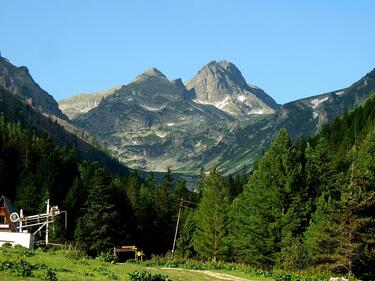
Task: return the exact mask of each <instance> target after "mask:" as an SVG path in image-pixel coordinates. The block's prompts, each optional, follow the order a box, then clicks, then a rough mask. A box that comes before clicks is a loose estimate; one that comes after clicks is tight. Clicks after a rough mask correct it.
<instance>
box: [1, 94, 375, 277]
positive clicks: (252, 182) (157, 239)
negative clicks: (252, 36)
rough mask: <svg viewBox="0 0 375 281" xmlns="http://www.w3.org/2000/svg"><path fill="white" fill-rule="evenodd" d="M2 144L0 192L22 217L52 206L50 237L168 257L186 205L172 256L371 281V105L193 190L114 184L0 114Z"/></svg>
mask: <svg viewBox="0 0 375 281" xmlns="http://www.w3.org/2000/svg"><path fill="white" fill-rule="evenodd" d="M0 136H1V138H0V151H1V153H0V186H1V191H0V193H1V194H3V195H5V196H7V197H8V198H9V199H11V200H12V201H13V202H14V205H15V207H16V209H19V208H23V209H24V210H25V213H27V214H34V213H37V212H39V211H42V210H44V201H45V199H47V198H50V199H51V201H52V202H53V204H54V205H59V206H60V207H61V208H62V209H64V210H67V211H68V214H69V227H68V230H67V231H66V232H65V231H64V230H63V228H62V227H59V226H58V225H57V226H56V227H55V229H54V230H53V233H54V234H53V235H54V239H55V241H61V242H63V241H70V242H74V243H77V244H78V245H79V246H80V247H81V248H82V249H84V250H86V251H87V253H88V254H90V255H93V256H95V255H98V254H100V253H101V252H103V251H108V250H110V249H111V248H113V246H115V245H132V244H135V245H137V246H139V247H140V248H142V249H143V250H144V251H145V253H146V255H147V256H148V257H150V256H151V254H165V253H166V252H167V251H169V250H171V248H172V241H173V236H174V230H175V226H176V220H177V213H178V210H179V207H180V199H181V198H184V199H186V200H189V201H190V202H192V203H194V204H190V205H189V206H185V207H186V208H182V216H181V221H180V228H179V232H178V239H177V251H176V254H177V255H179V256H181V257H184V258H194V259H201V260H214V261H231V262H241V263H246V264H251V265H254V266H258V267H262V268H272V267H276V268H282V269H285V270H304V269H307V268H316V270H330V271H332V272H333V273H335V274H349V275H354V276H356V277H358V278H361V279H363V280H374V278H375V271H374V264H375V217H374V213H375V99H374V98H372V99H370V100H368V101H367V102H366V104H365V105H363V106H362V107H359V108H357V109H356V110H354V111H353V112H351V113H346V114H345V115H344V116H343V117H342V118H340V119H337V120H336V121H334V122H333V124H332V125H329V126H325V127H324V128H323V129H322V131H321V133H320V134H318V135H317V136H315V137H313V138H311V139H308V140H303V139H299V140H296V141H292V140H291V139H290V138H289V136H288V134H287V132H286V130H281V131H280V133H279V136H278V137H277V138H276V139H275V141H274V142H273V144H272V146H271V147H270V149H269V150H268V151H267V152H265V154H264V155H263V157H261V159H259V160H258V162H257V163H256V165H255V167H254V169H253V171H252V173H251V174H250V175H249V176H248V177H246V178H245V177H243V176H239V175H236V176H230V177H228V178H223V177H222V176H221V175H220V173H219V171H218V170H217V169H213V170H211V171H206V172H205V171H204V170H203V169H202V171H201V174H200V175H199V177H198V181H197V183H196V184H195V186H194V187H192V188H190V189H187V188H186V183H185V182H184V180H182V179H179V180H177V181H176V180H174V179H173V177H172V174H171V171H170V170H169V171H168V172H167V173H165V175H164V179H163V180H162V181H156V180H155V176H154V175H153V174H152V173H149V174H148V175H147V176H146V177H145V178H143V177H140V176H139V175H137V173H136V172H130V173H127V174H126V175H118V176H113V175H111V173H110V171H108V170H107V169H106V168H105V167H104V166H103V165H102V164H101V163H99V162H95V161H83V160H80V159H78V157H77V153H76V151H75V149H74V148H61V147H57V146H56V145H55V144H54V143H53V142H52V141H51V140H50V139H48V138H46V137H44V136H41V135H38V134H36V133H35V132H33V131H30V130H25V129H23V128H22V127H21V125H20V124H14V123H10V122H8V121H7V120H5V118H4V117H1V118H0Z"/></svg>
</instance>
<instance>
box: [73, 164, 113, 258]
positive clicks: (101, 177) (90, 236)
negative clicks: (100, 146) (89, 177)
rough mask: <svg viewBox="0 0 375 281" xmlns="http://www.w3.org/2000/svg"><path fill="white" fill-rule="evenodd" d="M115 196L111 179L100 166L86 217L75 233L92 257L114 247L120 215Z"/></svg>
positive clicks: (94, 179) (82, 219)
mask: <svg viewBox="0 0 375 281" xmlns="http://www.w3.org/2000/svg"><path fill="white" fill-rule="evenodd" d="M113 195H114V190H113V187H112V185H111V177H110V175H109V174H108V171H107V170H106V169H105V168H104V167H102V166H99V167H98V168H97V169H96V170H95V174H94V178H93V186H92V187H91V189H90V190H89V193H88V197H87V200H86V203H85V210H84V215H83V216H82V217H81V218H79V220H78V224H77V228H76V231H75V238H76V239H77V241H79V242H80V243H81V244H82V246H83V247H84V249H86V250H87V252H88V253H89V254H90V255H97V254H99V253H100V252H102V251H108V250H109V249H110V248H112V247H113V246H114V242H115V238H116V229H117V227H116V225H118V214H117V211H116V209H115V205H114V204H113Z"/></svg>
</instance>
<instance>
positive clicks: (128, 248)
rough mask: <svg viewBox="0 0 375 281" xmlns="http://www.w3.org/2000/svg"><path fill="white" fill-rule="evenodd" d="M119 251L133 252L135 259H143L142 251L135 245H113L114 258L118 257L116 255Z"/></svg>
mask: <svg viewBox="0 0 375 281" xmlns="http://www.w3.org/2000/svg"><path fill="white" fill-rule="evenodd" d="M121 253H133V254H134V259H135V260H138V259H140V260H141V261H143V256H144V253H143V251H142V250H140V249H138V247H137V246H134V245H133V246H122V247H121V248H116V247H115V248H114V249H113V255H114V256H115V258H118V255H119V254H121Z"/></svg>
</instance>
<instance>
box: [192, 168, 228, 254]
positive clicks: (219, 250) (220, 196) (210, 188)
mask: <svg viewBox="0 0 375 281" xmlns="http://www.w3.org/2000/svg"><path fill="white" fill-rule="evenodd" d="M228 209H229V191H228V188H227V187H226V186H225V184H224V180H223V178H222V177H221V176H220V174H219V171H218V170H217V169H213V170H212V171H211V172H210V175H209V176H207V177H205V180H204V182H203V195H202V199H201V201H200V203H199V205H198V209H197V213H196V229H195V232H194V238H193V241H194V242H193V244H194V250H195V251H196V252H197V254H198V255H199V256H200V257H201V258H204V259H207V260H214V261H216V260H218V259H224V258H225V257H226V254H227V252H228V246H227V244H226V237H227V228H228V226H227V223H228V221H227V212H228Z"/></svg>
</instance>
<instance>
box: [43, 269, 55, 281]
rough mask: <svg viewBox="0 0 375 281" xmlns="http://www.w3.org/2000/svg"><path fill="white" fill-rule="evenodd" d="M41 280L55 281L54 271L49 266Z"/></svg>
mask: <svg viewBox="0 0 375 281" xmlns="http://www.w3.org/2000/svg"><path fill="white" fill-rule="evenodd" d="M43 280H46V281H57V277H56V272H54V271H53V270H52V269H51V268H48V269H47V270H46V272H45V274H44V276H43Z"/></svg>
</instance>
